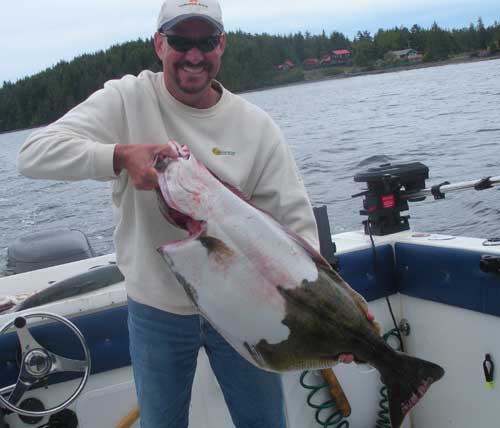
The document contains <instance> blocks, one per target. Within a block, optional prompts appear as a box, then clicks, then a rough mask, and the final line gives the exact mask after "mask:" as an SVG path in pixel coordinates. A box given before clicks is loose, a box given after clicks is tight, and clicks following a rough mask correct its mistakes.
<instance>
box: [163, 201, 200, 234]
mask: <svg viewBox="0 0 500 428" xmlns="http://www.w3.org/2000/svg"><path fill="white" fill-rule="evenodd" d="M163 203H164V209H163V210H162V213H163V216H164V217H165V219H166V220H167V221H168V222H169V223H170V224H171V225H173V226H175V227H178V228H179V229H182V230H185V231H186V232H188V234H189V236H190V237H193V236H199V235H201V233H202V232H203V230H204V229H205V222H204V221H200V220H195V219H194V218H192V217H190V216H188V215H187V214H184V213H181V212H180V211H177V210H176V209H174V208H172V207H171V206H169V205H168V204H167V203H166V202H165V201H163Z"/></svg>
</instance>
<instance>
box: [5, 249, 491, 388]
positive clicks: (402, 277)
mask: <svg viewBox="0 0 500 428" xmlns="http://www.w3.org/2000/svg"><path fill="white" fill-rule="evenodd" d="M394 250H395V256H394V251H393V247H392V246H390V245H384V246H380V247H377V256H376V257H377V269H376V271H375V268H374V263H373V253H372V250H371V249H365V250H360V251H355V252H352V253H346V254H341V255H339V260H340V274H341V275H342V277H343V278H344V279H345V280H346V281H347V282H348V283H349V284H351V286H352V287H353V288H354V289H355V290H357V291H358V292H359V293H361V294H362V295H363V296H364V297H365V298H366V299H367V300H368V301H371V300H375V299H379V298H381V297H384V296H388V295H391V294H394V293H396V292H398V291H399V292H400V293H403V294H406V295H408V296H414V297H418V298H421V299H426V300H431V301H435V302H440V303H445V304H448V305H452V306H456V307H460V308H465V309H470V310H473V311H477V312H482V313H485V314H490V315H496V316H500V303H498V302H500V277H499V276H494V275H488V274H485V273H483V272H481V270H480V269H479V259H480V256H481V254H482V253H478V252H473V251H467V250H461V249H457V250H452V249H446V248H439V247H432V246H423V245H415V244H401V243H397V244H396V245H395V247H394ZM394 260H395V261H396V262H394ZM71 320H72V321H73V322H74V323H75V324H76V325H77V327H78V328H79V329H80V330H81V331H82V333H83V334H84V336H85V337H86V339H87V341H88V344H89V346H90V349H91V356H92V365H93V366H92V373H94V374H95V373H101V372H105V371H108V370H112V369H117V368H120V367H125V366H129V365H130V355H129V350H128V330H127V308H126V306H120V307H115V308H111V309H106V310H102V311H99V312H95V313H92V314H88V315H81V316H77V317H73V318H71ZM31 331H32V333H33V336H34V337H35V338H36V339H37V340H38V341H39V342H40V343H42V344H43V345H45V346H46V347H47V348H48V349H50V350H51V351H53V352H55V353H57V354H59V355H63V356H65V357H69V358H79V359H81V358H82V355H83V354H82V353H79V351H78V350H79V349H80V345H79V344H78V341H77V339H76V338H75V337H74V336H73V335H72V334H71V333H70V332H69V331H66V328H65V327H63V326H61V325H56V324H47V325H43V326H39V327H36V328H32V329H31ZM18 352H19V351H18V343H17V336H16V335H15V334H9V335H5V336H4V337H2V338H0V387H5V386H7V385H12V384H14V383H15V381H16V379H17V375H18V365H17V363H16V356H17V354H18ZM66 379H68V377H64V378H63V379H56V381H61V380H66Z"/></svg>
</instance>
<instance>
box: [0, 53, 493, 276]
mask: <svg viewBox="0 0 500 428" xmlns="http://www.w3.org/2000/svg"><path fill="white" fill-rule="evenodd" d="M499 77H500V60H495V61H482V62H475V63H467V64H456V65H446V66H441V67H432V68H424V69H417V70H410V71H400V72H395V73H388V74H378V75H368V76H358V77H353V78H348V79H335V80H327V81H322V82H314V83H307V84H301V85H295V86H288V87H282V88H276V89H270V90H266V91H260V92H251V93H246V94H243V96H244V97H245V98H247V99H248V100H249V101H251V102H253V103H255V104H257V105H259V106H260V107H262V108H264V109H265V110H266V111H268V112H269V113H270V114H271V116H272V117H273V118H274V119H275V121H276V122H277V123H278V124H279V125H280V127H281V128H282V130H283V132H284V134H285V136H286V138H287V141H288V143H289V144H290V146H291V148H292V151H293V153H294V156H295V158H296V161H297V164H298V167H299V169H300V171H301V173H302V175H303V177H304V181H305V184H306V187H307V190H308V193H309V196H310V198H311V200H312V202H313V204H314V205H327V207H328V212H329V215H330V225H331V229H332V232H333V233H337V232H342V231H348V230H355V229H360V228H361V227H362V225H361V221H362V220H363V218H362V217H361V216H360V215H359V210H360V209H361V208H362V199H361V198H354V199H353V198H351V195H353V194H355V193H358V192H360V191H361V190H363V185H361V184H360V183H355V182H354V180H353V176H354V174H356V173H357V172H361V171H364V170H366V169H367V168H370V167H375V166H379V165H380V164H383V163H387V162H412V161H419V162H422V163H424V164H425V165H427V166H428V167H429V169H430V178H429V180H428V181H427V186H430V185H434V184H438V183H441V182H443V181H445V180H447V181H450V182H451V183H455V182H459V181H466V180H473V179H478V178H482V177H486V176H498V175H500V120H499V106H500V79H499ZM31 132H32V131H31V130H27V131H19V132H13V133H9V134H3V135H0V147H1V150H0V275H2V273H1V272H4V270H5V262H6V255H7V247H8V246H9V245H10V244H11V243H12V242H14V240H15V239H16V238H17V237H19V236H21V235H24V234H28V233H32V232H35V231H40V230H46V229H53V228H58V227H70V228H74V229H79V230H81V231H82V232H84V233H85V234H86V235H87V236H88V238H89V241H90V243H91V245H92V247H93V249H94V251H95V253H96V254H106V253H109V252H112V251H114V248H113V239H112V233H113V216H112V209H111V201H110V189H109V184H107V183H102V182H94V181H83V182H76V183H75V182H72V183H68V182H57V181H45V180H30V179H27V178H25V177H22V176H20V175H19V174H18V172H17V169H16V157H17V153H18V151H19V148H20V146H21V144H22V143H23V142H24V140H25V139H26V137H27V136H28V135H29V134H30V133H31ZM409 214H410V216H411V219H410V223H411V225H412V228H413V229H414V230H418V231H426V232H433V233H445V234H453V235H464V236H475V237H481V238H493V237H500V189H498V188H497V189H489V190H485V191H481V192H477V191H466V192H462V193H454V194H450V195H449V196H447V198H446V199H445V200H441V201H434V200H433V199H429V198H427V199H426V200H425V201H423V202H415V203H411V204H410V211H409Z"/></svg>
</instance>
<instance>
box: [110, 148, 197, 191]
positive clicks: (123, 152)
mask: <svg viewBox="0 0 500 428" xmlns="http://www.w3.org/2000/svg"><path fill="white" fill-rule="evenodd" d="M188 154H189V151H188V150H187V148H186V146H181V145H179V144H178V143H177V142H175V141H169V142H168V143H167V144H117V145H116V146H115V151H114V157H113V167H114V170H115V174H116V175H118V174H120V172H121V171H122V169H126V170H127V172H128V174H129V175H130V178H131V179H132V182H133V184H134V187H135V188H136V189H137V190H154V189H155V188H156V187H157V186H158V173H157V171H156V170H155V169H154V168H153V161H154V160H155V158H157V157H160V158H167V157H168V158H171V159H176V158H178V157H184V156H187V155H188Z"/></svg>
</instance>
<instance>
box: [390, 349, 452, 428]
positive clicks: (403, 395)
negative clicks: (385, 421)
mask: <svg viewBox="0 0 500 428" xmlns="http://www.w3.org/2000/svg"><path fill="white" fill-rule="evenodd" d="M443 375H444V369H443V368H442V367H440V366H438V365H437V364H434V363H431V362H429V361H425V360H421V359H419V358H415V357H411V356H409V355H407V354H403V353H401V352H398V359H397V361H396V364H394V365H393V366H392V367H391V368H390V370H389V371H388V372H387V373H385V374H383V381H384V383H385V385H386V387H387V393H388V398H389V410H390V417H391V424H392V428H399V427H400V426H401V424H402V423H403V419H404V417H405V416H406V414H407V413H408V412H409V411H410V409H411V408H412V407H413V406H415V404H417V403H418V402H419V401H420V399H421V398H422V397H423V396H424V394H425V393H426V392H427V390H428V389H429V387H430V386H431V384H432V383H434V382H436V381H437V380H439V379H441V378H442V377H443Z"/></svg>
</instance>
